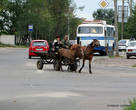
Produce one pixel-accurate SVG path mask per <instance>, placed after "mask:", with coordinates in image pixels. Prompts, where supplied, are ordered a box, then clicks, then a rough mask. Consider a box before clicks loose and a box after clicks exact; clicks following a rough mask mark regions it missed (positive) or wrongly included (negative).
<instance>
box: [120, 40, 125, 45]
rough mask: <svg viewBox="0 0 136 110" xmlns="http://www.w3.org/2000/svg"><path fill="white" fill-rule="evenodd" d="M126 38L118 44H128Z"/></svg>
mask: <svg viewBox="0 0 136 110" xmlns="http://www.w3.org/2000/svg"><path fill="white" fill-rule="evenodd" d="M126 42H127V41H126V40H120V41H119V44H118V45H126Z"/></svg>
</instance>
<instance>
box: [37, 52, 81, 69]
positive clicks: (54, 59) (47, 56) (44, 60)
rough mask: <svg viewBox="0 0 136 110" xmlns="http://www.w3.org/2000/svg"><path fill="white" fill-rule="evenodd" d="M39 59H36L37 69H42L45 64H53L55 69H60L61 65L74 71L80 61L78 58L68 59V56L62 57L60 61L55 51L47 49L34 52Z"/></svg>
mask: <svg viewBox="0 0 136 110" xmlns="http://www.w3.org/2000/svg"><path fill="white" fill-rule="evenodd" d="M36 54H38V56H40V59H39V60H38V61H37V69H39V70H42V69H43V66H44V65H45V64H53V68H54V70H56V71H60V70H62V66H67V70H68V71H76V70H77V67H78V65H79V63H80V61H79V59H75V60H74V61H72V62H71V61H70V60H69V59H68V58H63V60H62V61H61V62H60V57H59V54H58V52H57V51H48V52H45V53H42V52H36Z"/></svg>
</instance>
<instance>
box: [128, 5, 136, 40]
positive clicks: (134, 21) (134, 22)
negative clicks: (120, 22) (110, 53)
mask: <svg viewBox="0 0 136 110" xmlns="http://www.w3.org/2000/svg"><path fill="white" fill-rule="evenodd" d="M135 29H136V6H135V7H134V9H133V12H132V16H130V17H129V19H128V23H127V33H128V35H129V37H130V36H133V37H135V39H136V30H135Z"/></svg>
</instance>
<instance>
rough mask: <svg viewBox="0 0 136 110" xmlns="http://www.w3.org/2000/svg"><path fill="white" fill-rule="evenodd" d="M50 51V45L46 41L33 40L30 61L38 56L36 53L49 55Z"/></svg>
mask: <svg viewBox="0 0 136 110" xmlns="http://www.w3.org/2000/svg"><path fill="white" fill-rule="evenodd" d="M48 50H49V45H48V42H47V41H46V40H32V42H31V44H30V47H29V59H31V57H32V56H38V54H36V53H47V52H48Z"/></svg>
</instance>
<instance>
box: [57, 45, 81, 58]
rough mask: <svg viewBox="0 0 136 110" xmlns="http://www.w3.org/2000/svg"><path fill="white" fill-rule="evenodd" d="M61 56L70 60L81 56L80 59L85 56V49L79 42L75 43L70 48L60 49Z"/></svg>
mask: <svg viewBox="0 0 136 110" xmlns="http://www.w3.org/2000/svg"><path fill="white" fill-rule="evenodd" d="M58 53H59V56H60V57H66V58H68V59H70V60H74V59H75V58H77V57H79V58H80V59H81V58H82V57H83V50H82V48H81V46H80V45H79V44H74V45H72V46H71V48H70V49H65V48H61V49H59V51H58Z"/></svg>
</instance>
